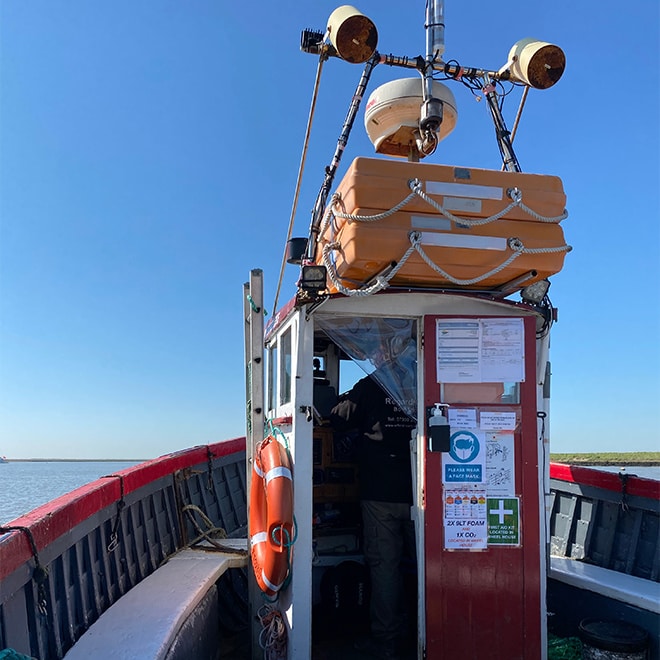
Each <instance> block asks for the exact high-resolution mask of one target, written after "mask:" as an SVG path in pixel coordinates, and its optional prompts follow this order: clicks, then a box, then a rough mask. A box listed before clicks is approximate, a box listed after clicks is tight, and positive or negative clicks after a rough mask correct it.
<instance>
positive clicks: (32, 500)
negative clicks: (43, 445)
mask: <svg viewBox="0 0 660 660" xmlns="http://www.w3.org/2000/svg"><path fill="white" fill-rule="evenodd" d="M131 465H136V462H135V461H43V462H42V461H38V462H33V461H16V462H14V461H10V462H9V463H3V464H1V465H0V524H6V523H8V522H9V521H10V520H13V519H14V518H17V517H18V516H21V515H23V514H24V513H27V512H28V511H32V509H34V508H36V507H38V506H41V505H42V504H45V503H46V502H49V501H50V500H52V499H55V498H56V497H59V496H60V495H64V494H66V493H69V492H70V491H72V490H74V489H76V488H78V487H79V486H84V485H85V484H87V483H89V482H90V481H95V480H96V479H98V478H99V477H102V476H104V475H106V474H112V473H113V472H117V470H123V469H124V468H127V467H130V466H131Z"/></svg>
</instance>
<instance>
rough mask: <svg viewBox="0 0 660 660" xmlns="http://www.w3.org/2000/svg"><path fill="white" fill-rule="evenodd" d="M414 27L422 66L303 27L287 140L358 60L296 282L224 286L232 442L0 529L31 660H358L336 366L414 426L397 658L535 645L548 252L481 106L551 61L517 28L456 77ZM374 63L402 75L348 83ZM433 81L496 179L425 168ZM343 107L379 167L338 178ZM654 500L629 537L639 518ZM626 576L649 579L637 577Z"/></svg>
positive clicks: (345, 28)
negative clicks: (310, 67) (481, 132)
mask: <svg viewBox="0 0 660 660" xmlns="http://www.w3.org/2000/svg"><path fill="white" fill-rule="evenodd" d="M425 23H426V54H425V55H420V56H419V57H408V56H400V55H394V54H389V55H384V54H381V53H379V51H378V50H377V29H376V26H375V24H374V23H373V22H372V21H371V19H369V18H368V17H366V16H365V15H364V14H362V13H361V12H360V11H359V10H357V9H356V8H354V7H352V6H348V5H345V6H342V7H339V8H338V9H337V10H336V11H335V12H333V13H332V14H331V15H330V17H329V18H328V21H327V24H326V28H325V29H323V30H319V31H316V30H305V31H304V32H303V35H302V40H301V49H302V50H303V52H305V53H307V54H311V55H312V56H314V57H316V58H317V61H318V64H317V76H316V81H315V88H314V91H313V94H312V99H313V102H312V110H311V111H310V116H309V121H308V126H307V131H306V136H305V144H304V149H303V154H304V153H305V152H306V149H307V146H308V141H309V136H310V129H311V123H312V119H313V116H314V112H313V106H314V103H315V99H316V94H317V91H318V85H319V84H320V79H321V72H322V70H323V67H324V66H325V65H326V63H327V62H328V61H330V60H333V59H342V60H344V61H346V62H349V63H353V64H358V65H361V66H362V73H361V75H360V78H359V81H358V84H357V87H356V90H355V93H354V94H353V96H352V98H351V99H350V101H349V105H348V111H347V115H346V118H345V120H344V122H343V124H342V127H341V130H340V134H339V137H338V139H337V143H336V147H335V149H334V152H333V154H332V155H331V158H330V165H328V167H326V168H325V170H324V172H323V175H322V181H321V185H320V189H319V192H318V195H317V198H316V202H315V204H314V209H313V212H312V218H311V221H310V226H309V231H308V234H307V236H303V237H293V236H292V229H291V228H292V227H293V219H294V217H295V213H296V200H297V199H298V195H299V191H300V186H301V181H302V172H303V168H304V160H305V159H304V156H303V158H301V166H300V171H299V174H298V180H297V183H296V190H295V193H294V208H293V210H292V216H291V220H290V223H289V230H288V235H287V237H286V248H285V250H284V257H283V263H282V269H283V270H284V268H285V267H286V264H287V263H288V264H290V265H291V266H292V267H293V268H297V269H298V271H299V278H298V281H297V283H296V287H295V290H294V291H293V292H292V297H291V298H290V299H289V300H288V302H286V303H285V304H284V305H282V306H281V307H279V306H278V305H277V302H279V293H280V286H279V285H278V293H277V295H276V304H275V305H273V309H274V312H273V315H272V317H271V318H270V320H269V321H268V323H265V320H264V309H265V304H264V293H263V292H264V286H263V272H262V271H261V270H260V269H256V268H255V269H253V270H252V271H251V272H250V273H249V279H248V281H247V282H246V283H245V285H244V288H243V299H244V306H243V310H242V312H243V319H244V327H245V346H244V351H245V367H246V369H245V373H246V382H245V390H246V436H245V438H237V439H233V440H229V441H226V442H221V443H216V444H211V445H207V446H200V447H194V448H191V449H188V450H183V451H181V452H178V453H174V454H169V455H166V456H162V457H160V458H158V459H154V460H151V461H147V462H146V463H143V464H140V465H138V466H134V467H131V468H128V469H126V470H122V471H119V472H117V473H114V474H111V475H107V476H106V477H104V478H102V479H100V480H98V481H97V482H94V483H93V484H89V485H87V486H83V487H82V488H79V489H77V490H75V491H73V492H72V493H70V494H69V495H66V496H63V497H61V498H58V499H57V500H54V501H53V502H50V503H48V504H46V505H44V506H42V507H39V508H37V509H35V510H34V511H32V512H31V513H29V514H27V515H25V516H22V517H21V518H19V519H17V520H15V521H12V522H11V523H9V524H7V525H5V526H4V527H2V528H0V648H5V649H11V650H12V652H13V653H17V654H23V655H24V656H26V657H34V658H39V659H43V660H46V659H48V660H50V659H53V658H57V659H59V658H67V659H68V660H76V659H77V658H80V659H83V658H84V659H87V658H91V657H93V658H98V659H102V658H111V657H112V658H116V657H122V658H136V659H137V658H167V659H168V660H174V659H177V658H182V659H183V658H258V657H265V658H268V659H270V660H274V659H276V658H286V659H289V660H303V659H305V658H319V659H320V658H335V657H338V656H343V657H345V658H347V659H349V658H352V657H353V658H360V657H365V656H364V654H362V653H361V652H360V651H359V649H356V648H355V642H356V641H360V640H361V639H362V638H363V637H364V636H366V635H367V633H368V626H369V624H368V620H369V619H368V596H369V571H368V568H367V567H366V563H365V556H364V548H363V540H362V526H363V525H362V521H361V516H360V507H359V495H358V486H359V482H360V476H361V473H360V471H359V468H358V464H357V458H356V451H357V446H358V445H359V442H360V440H359V439H357V438H356V437H355V434H351V433H350V432H348V431H344V430H341V429H339V428H338V427H336V426H335V425H334V423H333V419H332V415H331V413H332V410H333V408H334V406H335V405H336V404H337V402H338V401H339V396H340V395H341V393H342V392H343V391H345V389H346V387H345V384H346V377H347V376H350V373H351V369H352V366H351V365H355V364H357V365H358V366H360V367H362V368H363V369H364V371H366V373H367V374H369V375H371V374H372V373H375V374H376V375H375V376H374V378H376V377H377V378H378V379H379V384H380V386H381V387H382V388H383V389H384V390H386V391H387V394H388V395H389V397H390V398H391V399H392V401H393V402H394V403H395V404H396V405H397V406H398V407H399V408H400V409H401V410H402V411H404V412H405V413H406V415H408V417H410V418H413V419H415V420H416V430H415V432H414V433H413V434H412V435H411V442H410V453H409V462H410V467H411V472H412V484H413V487H412V493H411V495H412V499H413V505H412V507H411V519H412V522H413V524H414V530H415V534H414V548H415V553H414V554H415V555H416V560H415V561H409V562H408V563H407V564H406V565H405V566H402V569H405V570H404V575H403V576H402V579H404V584H405V586H406V592H405V593H406V595H407V600H406V605H407V606H408V610H409V615H410V623H411V625H410V626H409V628H408V638H407V639H406V640H405V641H406V642H407V645H406V647H405V648H403V649H400V650H399V655H400V656H401V657H406V658H417V659H421V658H429V659H436V658H447V657H452V658H466V659H467V658H484V657H490V658H493V659H499V660H513V659H515V658H526V659H532V658H534V659H536V658H546V657H547V646H548V645H547V642H548V618H549V615H550V614H551V615H552V617H550V618H555V617H558V615H559V614H561V610H562V605H561V603H560V605H559V607H557V606H555V604H554V601H552V600H551V598H552V597H553V595H554V594H556V593H559V592H558V591H556V590H555V589H556V587H558V586H559V585H560V584H563V583H565V582H566V580H563V578H561V577H560V575H559V573H560V568H561V566H560V562H558V561H555V559H562V557H553V558H550V549H551V548H552V549H553V550H556V547H559V546H560V545H561V543H560V542H559V540H558V538H559V537H558V535H557V534H555V532H557V533H558V530H559V528H560V526H559V523H560V521H561V520H563V518H562V515H563V509H562V508H561V506H560V503H561V502H563V501H564V496H563V495H562V494H560V493H561V492H562V491H561V490H560V487H559V482H560V481H562V482H563V481H564V480H563V479H561V478H555V477H553V478H552V480H551V476H552V474H553V473H551V471H550V466H549V462H548V456H549V434H548V428H549V414H550V368H549V345H550V343H549V342H550V332H551V328H552V326H553V324H554V322H555V321H556V310H555V308H554V307H553V305H552V303H551V302H550V298H549V296H548V290H549V286H550V278H551V277H552V276H553V275H555V274H556V273H558V272H559V271H560V270H561V268H562V267H563V263H564V259H565V257H566V255H567V254H568V253H569V252H570V246H569V245H568V244H567V243H566V240H565V238H564V230H563V225H562V224H561V223H562V222H563V221H564V220H565V219H566V217H567V212H566V210H565V204H566V197H565V193H564V190H563V185H562V182H561V179H559V178H558V177H557V176H555V175H546V174H535V173H526V172H523V171H522V168H521V166H520V163H519V162H518V158H517V156H516V153H515V150H514V147H513V135H512V132H511V131H509V129H508V128H507V126H506V123H505V121H504V117H503V113H502V102H503V100H504V94H503V89H504V86H507V85H509V86H518V87H519V88H520V89H522V90H523V91H522V97H521V106H520V110H522V107H523V105H524V99H525V98H526V94H527V91H528V90H529V89H532V88H534V89H546V88H549V87H551V86H553V85H554V84H555V83H557V82H558V81H559V79H560V78H561V75H562V73H563V70H564V66H565V59H564V54H563V52H562V51H561V49H560V48H559V47H557V46H555V45H553V44H549V43H547V42H542V41H537V40H535V39H524V40H522V41H520V42H518V43H516V44H515V45H514V46H513V47H512V48H511V51H510V53H509V57H508V59H507V61H506V63H505V64H504V66H502V67H500V68H498V69H494V68H493V69H487V68H480V67H473V66H461V65H460V64H458V63H457V62H456V61H455V60H447V61H445V60H444V59H443V55H444V7H443V3H442V2H438V1H435V2H434V1H432V0H429V2H427V6H426V21H425ZM383 65H385V66H386V67H388V71H389V70H392V71H400V70H404V71H406V72H407V74H408V77H404V78H399V79H396V80H393V81H389V82H387V83H385V84H383V85H381V86H379V87H377V88H375V89H374V90H372V91H371V92H370V94H369V95H368V96H367V91H368V87H369V82H370V79H371V76H372V73H373V71H374V69H375V68H376V67H377V66H381V68H383ZM455 83H458V84H460V85H466V86H467V87H469V88H470V89H472V90H478V91H479V93H481V94H483V97H484V99H485V101H486V106H487V108H488V112H489V114H490V117H491V119H492V121H493V123H494V126H495V128H496V143H497V148H498V149H499V152H500V155H501V158H502V168H501V169H499V170H485V169H482V168H479V167H474V168H468V167H463V166H461V167H457V166H447V165H442V164H436V163H431V162H428V161H426V160H425V159H427V158H429V157H431V156H432V155H433V153H434V152H435V150H436V147H437V145H438V143H439V142H440V141H441V140H442V139H444V138H445V137H446V136H447V135H448V134H449V133H450V132H451V130H452V129H453V127H454V125H455V123H456V119H457V103H456V100H455V97H454V94H453V92H452V91H451V85H452V84H455ZM363 99H365V128H366V130H367V133H368V135H369V137H370V139H371V141H372V143H373V145H374V149H375V150H376V153H377V154H378V155H377V157H373V156H370V157H363V156H357V157H356V158H355V159H354V160H353V161H352V163H350V164H349V165H348V167H347V169H346V171H345V172H344V174H343V177H342V179H341V181H339V182H338V183H335V177H336V175H337V174H338V173H339V172H340V165H341V161H342V157H343V156H344V154H345V152H346V146H347V144H348V140H349V137H350V135H351V132H352V129H353V124H354V122H355V119H356V117H357V115H358V111H359V110H360V109H361V103H362V100H363ZM519 114H520V113H519ZM281 282H282V276H281V274H280V284H281ZM514 297H516V298H515V299H514ZM383 356H384V357H383ZM377 364H378V367H379V368H378V369H376V365H377ZM558 469H559V470H560V473H561V468H558ZM565 473H566V469H564V472H563V473H562V474H564V475H565ZM575 474H576V476H577V478H578V486H579V484H580V483H581V482H580V480H581V479H582V476H583V475H581V474H577V473H575ZM585 479H586V477H585ZM587 481H588V480H587ZM635 484H636V480H635V479H634V478H632V477H631V478H630V480H629V481H626V487H627V488H628V491H627V492H628V493H629V494H630V496H629V497H628V500H627V503H628V505H629V506H630V507H631V508H632V507H634V506H636V505H637V501H636V500H635V499H634V498H635V497H636V494H634V493H633V491H634V488H636V485H635ZM551 485H553V489H551ZM605 490H607V489H605ZM600 496H601V494H600V493H599V494H598V497H600ZM603 499H604V500H606V499H607V498H606V496H605V495H603ZM649 499H651V500H653V497H651V498H649ZM655 502H656V504H655V505H654V506H655V507H656V508H655V510H654V511H655V513H653V509H652V510H651V514H650V517H648V519H646V518H645V519H644V520H646V522H644V524H643V525H642V524H641V523H640V525H639V529H640V530H641V529H642V528H643V529H644V530H647V529H653V525H655V529H656V530H657V529H658V522H657V521H658V511H657V497H656V498H655ZM585 506H586V505H585ZM654 516H655V517H654ZM578 522H580V525H578V527H579V528H582V519H580V520H579V521H578ZM576 524H577V523H576ZM649 526H650V527H649ZM565 527H566V530H565V531H566V533H567V534H568V532H569V527H570V529H572V526H565ZM638 531H639V530H638ZM644 539H647V536H644ZM644 542H648V541H647V540H645V541H644ZM569 545H570V547H571V548H575V547H576V544H575V541H570V544H569ZM566 547H569V546H568V545H567V546H566ZM655 548H656V549H655V552H656V555H654V557H656V559H655V565H656V566H657V538H656V539H655ZM571 552H572V551H571ZM554 554H556V552H555V553H554ZM591 557H592V555H588V554H585V555H584V556H579V553H577V552H576V553H573V554H571V553H569V554H568V555H565V556H564V558H568V559H569V561H571V562H581V563H582V564H584V565H586V564H587V562H586V561H585V559H590V558H591ZM599 568H602V569H603V570H605V571H617V570H618V569H619V567H618V566H614V567H612V566H609V565H608V566H605V565H603V566H599ZM625 572H626V571H624V573H625ZM628 573H630V571H628ZM633 576H634V577H636V575H633ZM602 579H603V578H602V577H601V580H602ZM640 579H642V580H643V581H644V584H645V585H646V584H647V583H650V584H651V585H657V581H658V575H657V570H656V571H655V573H654V572H653V571H651V573H649V575H643V576H640ZM578 588H579V589H582V590H583V589H584V587H583V586H582V585H581V584H578ZM605 595H606V596H608V597H609V599H610V602H613V600H614V594H613V593H610V594H605ZM550 602H552V603H553V606H552V608H551V609H549V607H548V603H550ZM589 607H590V606H589ZM589 607H588V606H586V605H585V610H584V612H581V616H582V615H583V616H582V619H584V618H587V617H588V616H589V615H590V613H591V611H590V610H589ZM638 609H639V608H638ZM557 610H559V612H558V611H557ZM637 614H638V613H636V614H634V616H633V615H632V614H631V616H633V619H634V620H633V621H631V622H630V623H631V624H639V625H640V626H646V627H645V628H644V632H645V634H646V635H647V636H650V635H652V634H653V633H654V631H655V630H657V620H658V617H657V612H655V613H654V612H653V611H651V616H650V618H648V619H638V618H635V617H636V616H637ZM654 614H655V615H654ZM594 616H601V614H600V613H598V614H594ZM602 616H603V617H605V616H609V614H602ZM556 620H557V621H559V619H558V618H557V619H556ZM580 623H582V620H581V621H580ZM565 625H566V627H567V629H568V628H570V625H571V624H570V622H567V623H566V624H565ZM653 626H655V628H654V627H653ZM448 631H450V634H448ZM569 632H574V630H573V629H570V630H569ZM590 641H591V642H593V643H596V642H594V640H593V639H591V640H590ZM645 643H646V642H645ZM644 652H646V649H645V650H644ZM650 653H652V654H655V655H653V656H652V657H657V647H655V646H651V647H650Z"/></svg>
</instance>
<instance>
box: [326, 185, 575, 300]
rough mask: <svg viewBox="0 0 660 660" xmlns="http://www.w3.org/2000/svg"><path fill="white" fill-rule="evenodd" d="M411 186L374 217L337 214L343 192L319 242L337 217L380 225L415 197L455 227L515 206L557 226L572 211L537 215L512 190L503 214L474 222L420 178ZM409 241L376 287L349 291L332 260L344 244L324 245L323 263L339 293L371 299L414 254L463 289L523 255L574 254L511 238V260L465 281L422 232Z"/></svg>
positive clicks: (335, 200) (563, 247) (562, 248)
mask: <svg viewBox="0 0 660 660" xmlns="http://www.w3.org/2000/svg"><path fill="white" fill-rule="evenodd" d="M408 187H409V188H410V189H411V191H412V192H411V193H410V194H409V195H408V196H407V197H406V198H405V199H403V200H401V201H400V202H399V203H398V204H396V205H395V206H393V207H392V208H390V209H389V210H387V211H384V212H382V213H377V214H374V215H356V214H353V213H345V212H336V211H334V209H335V207H337V206H341V207H342V208H344V205H343V201H342V199H341V195H340V194H339V193H335V194H334V195H333V197H332V200H331V203H330V204H329V205H328V208H327V210H326V212H325V215H324V217H323V223H322V226H321V231H320V232H319V238H318V240H319V241H320V240H321V237H322V236H323V234H324V233H325V231H326V229H327V228H328V226H329V224H330V223H331V221H332V220H334V218H342V219H344V220H352V221H354V222H376V221H378V220H383V219H384V218H388V217H390V216H391V215H394V214H395V213H397V212H398V211H400V210H401V209H402V208H403V207H404V206H406V204H408V203H409V202H410V201H411V200H412V199H413V198H414V197H415V196H417V197H419V198H420V199H423V200H424V201H425V202H426V203H427V204H429V205H430V206H432V207H433V208H434V209H436V210H437V211H439V212H440V213H441V214H442V215H443V216H445V217H446V218H448V219H449V220H450V221H451V222H453V223H454V224H456V225H462V226H463V227H478V226H482V225H486V224H489V223H491V222H495V221H497V220H499V219H500V218H502V217H503V216H505V215H506V214H507V213H508V212H509V211H510V210H511V209H513V208H515V207H519V208H520V209H521V210H522V211H524V212H525V213H527V214H528V215H529V216H531V217H532V218H534V219H536V220H538V221H539V222H546V223H554V224H557V223H559V222H561V221H562V220H564V219H565V218H567V217H568V211H566V209H564V212H563V213H562V214H561V215H558V216H543V215H541V214H540V213H537V212H536V211H534V210H533V209H531V208H530V207H529V206H527V205H526V204H524V203H523V201H522V197H523V196H522V192H521V191H520V190H519V189H518V188H511V189H509V190H508V191H507V194H508V195H509V197H510V198H511V203H510V204H508V205H507V206H506V207H505V208H503V209H502V210H501V211H498V212H497V213H495V214H493V215H491V216H489V217H487V218H479V219H476V220H474V219H471V218H464V217H461V216H457V215H454V214H453V213H451V211H448V210H447V209H445V208H444V207H443V206H442V204H439V203H438V202H436V201H435V200H434V199H432V198H431V197H429V196H428V195H427V194H426V193H425V192H424V191H423V190H422V182H421V181H420V180H419V179H410V180H409V181H408ZM408 238H409V240H410V244H411V246H410V248H408V249H407V250H406V252H405V253H404V255H403V257H401V259H400V260H399V261H398V263H397V265H396V266H395V267H394V268H393V269H392V270H391V271H390V272H389V273H388V274H387V275H382V276H380V275H378V276H376V277H375V279H374V282H373V284H370V285H369V286H362V287H360V288H357V289H349V288H347V287H345V286H344V285H343V284H342V283H341V281H340V278H339V276H338V274H337V270H336V268H335V264H334V263H333V262H332V260H331V258H330V252H331V250H337V249H340V248H341V245H340V244H339V243H334V242H328V243H326V244H325V245H324V247H323V264H324V265H325V267H326V271H327V273H328V275H329V277H330V280H331V281H332V284H333V285H334V287H335V288H336V289H337V291H339V292H340V293H342V294H344V295H346V296H370V295H373V294H374V293H377V292H378V291H382V290H383V289H385V288H386V287H387V286H388V285H389V282H390V281H391V280H392V279H393V278H394V277H395V276H396V274H397V273H398V272H399V270H400V269H401V268H402V267H403V265H404V264H405V263H406V261H407V260H408V258H409V257H410V255H411V254H412V253H413V252H414V251H416V252H417V253H418V254H419V256H420V257H421V258H422V259H423V260H424V261H425V262H426V264H427V265H428V266H429V267H430V268H432V269H433V270H434V271H435V272H436V273H438V274H439V275H441V276H442V277H443V278H444V279H446V280H448V281H449V282H452V283H453V284H457V285H460V286H470V285H472V284H477V283H479V282H482V281H483V280H486V279H488V278H489V277H492V276H493V275H496V274H497V273H499V272H500V271H502V270H503V269H504V268H506V267H507V266H508V265H510V264H511V263H512V262H513V261H514V260H515V259H517V258H518V257H519V256H520V255H521V254H550V253H554V252H570V251H571V250H572V249H573V248H572V247H571V246H570V245H561V246H557V247H547V248H527V247H525V246H524V244H523V243H522V241H521V240H520V239H518V238H513V237H512V238H509V239H508V241H507V244H508V246H509V248H510V249H511V250H512V251H513V252H512V254H511V255H510V256H509V257H507V259H505V260H504V261H503V262H502V263H501V264H499V265H498V266H496V267H495V268H493V269H491V270H489V271H488V272H486V273H484V274H482V275H479V276H478V277H474V278H472V279H467V280H462V279H459V278H456V277H454V276H453V275H450V274H449V273H448V272H447V271H445V270H444V269H442V268H441V267H440V266H438V265H437V264H435V263H434V262H433V260H432V259H431V258H430V257H429V256H428V255H427V254H426V252H425V251H424V249H423V248H422V246H421V233H420V232H414V231H413V232H410V234H408Z"/></svg>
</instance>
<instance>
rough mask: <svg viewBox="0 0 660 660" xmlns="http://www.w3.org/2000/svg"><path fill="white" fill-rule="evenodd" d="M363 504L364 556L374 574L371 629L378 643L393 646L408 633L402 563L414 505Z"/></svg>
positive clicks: (366, 501) (371, 502)
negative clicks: (407, 523)
mask: <svg viewBox="0 0 660 660" xmlns="http://www.w3.org/2000/svg"><path fill="white" fill-rule="evenodd" d="M361 506H362V522H363V525H364V556H365V560H366V562H367V565H368V566H369V570H370V573H371V604H370V617H371V632H372V635H373V637H374V639H376V640H377V641H378V642H380V643H382V644H384V645H386V646H392V645H393V644H394V643H395V642H396V640H397V639H400V638H401V637H402V636H403V635H404V634H405V632H406V621H405V615H404V595H403V583H402V576H401V570H400V563H401V556H402V552H403V544H404V535H405V531H404V527H405V523H406V521H409V520H410V506H409V505H408V504H398V503H391V502H374V501H371V500H364V501H362V503H361Z"/></svg>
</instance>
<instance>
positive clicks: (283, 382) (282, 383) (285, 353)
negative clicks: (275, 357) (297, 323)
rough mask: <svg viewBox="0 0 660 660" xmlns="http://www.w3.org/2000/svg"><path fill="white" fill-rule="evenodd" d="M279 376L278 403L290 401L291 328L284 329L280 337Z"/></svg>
mask: <svg viewBox="0 0 660 660" xmlns="http://www.w3.org/2000/svg"><path fill="white" fill-rule="evenodd" d="M279 344H280V370H279V373H280V378H279V390H280V397H279V403H280V405H282V404H283V403H289V401H291V370H292V356H291V329H288V330H286V331H285V332H284V333H283V334H282V336H281V337H280V341H279Z"/></svg>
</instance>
